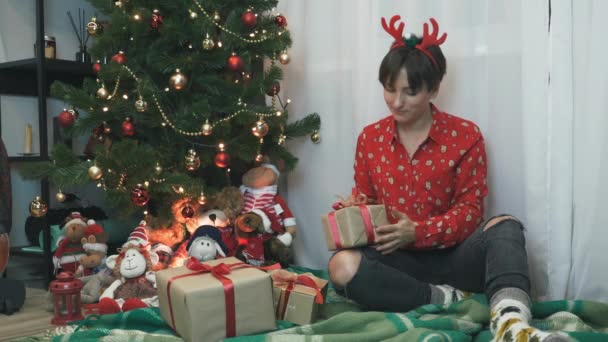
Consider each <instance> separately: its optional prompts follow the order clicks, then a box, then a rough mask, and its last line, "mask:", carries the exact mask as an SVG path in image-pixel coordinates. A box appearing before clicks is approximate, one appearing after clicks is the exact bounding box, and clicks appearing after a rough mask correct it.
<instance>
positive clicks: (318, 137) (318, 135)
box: [310, 130, 321, 144]
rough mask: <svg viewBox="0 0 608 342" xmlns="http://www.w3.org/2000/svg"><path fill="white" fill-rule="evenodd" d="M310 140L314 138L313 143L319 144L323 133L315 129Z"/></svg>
mask: <svg viewBox="0 0 608 342" xmlns="http://www.w3.org/2000/svg"><path fill="white" fill-rule="evenodd" d="M310 140H312V142H313V143H315V144H318V143H320V142H321V133H319V131H316V130H315V131H313V132H312V134H311V135H310Z"/></svg>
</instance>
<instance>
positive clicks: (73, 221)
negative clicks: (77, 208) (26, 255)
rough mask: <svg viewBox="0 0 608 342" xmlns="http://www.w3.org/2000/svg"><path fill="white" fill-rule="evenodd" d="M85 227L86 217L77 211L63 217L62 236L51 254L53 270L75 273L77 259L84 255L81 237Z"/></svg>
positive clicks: (77, 264)
mask: <svg viewBox="0 0 608 342" xmlns="http://www.w3.org/2000/svg"><path fill="white" fill-rule="evenodd" d="M86 228H87V222H86V219H85V218H84V217H83V216H82V215H80V213H79V212H73V213H71V214H70V215H69V216H68V217H66V219H65V224H64V226H63V234H64V236H62V237H60V238H59V240H58V241H57V249H56V250H55V253H54V254H53V265H54V266H55V272H56V273H57V272H60V271H68V272H72V273H76V270H77V269H78V266H79V265H80V264H79V261H80V258H81V257H82V256H84V255H85V251H84V249H83V248H82V242H81V239H82V238H83V236H84V231H85V229H86Z"/></svg>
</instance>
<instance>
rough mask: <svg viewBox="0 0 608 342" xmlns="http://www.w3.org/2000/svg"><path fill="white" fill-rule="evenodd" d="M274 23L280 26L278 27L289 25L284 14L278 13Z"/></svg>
mask: <svg viewBox="0 0 608 342" xmlns="http://www.w3.org/2000/svg"><path fill="white" fill-rule="evenodd" d="M274 23H275V24H276V25H277V26H278V27H285V26H287V19H285V17H284V16H282V15H280V14H279V15H277V17H276V18H274Z"/></svg>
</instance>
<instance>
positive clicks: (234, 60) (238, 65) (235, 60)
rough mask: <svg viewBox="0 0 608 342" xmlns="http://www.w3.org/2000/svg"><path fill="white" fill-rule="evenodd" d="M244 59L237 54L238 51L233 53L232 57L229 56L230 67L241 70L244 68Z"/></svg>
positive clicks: (233, 69)
mask: <svg viewBox="0 0 608 342" xmlns="http://www.w3.org/2000/svg"><path fill="white" fill-rule="evenodd" d="M243 64H244V63H243V59H242V58H241V57H239V56H237V55H236V53H234V52H233V53H232V55H231V56H230V57H228V69H230V70H232V71H240V70H241V69H243Z"/></svg>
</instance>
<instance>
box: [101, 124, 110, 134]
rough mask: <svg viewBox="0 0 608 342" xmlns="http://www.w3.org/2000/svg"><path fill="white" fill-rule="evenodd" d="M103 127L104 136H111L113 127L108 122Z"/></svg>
mask: <svg viewBox="0 0 608 342" xmlns="http://www.w3.org/2000/svg"><path fill="white" fill-rule="evenodd" d="M101 126H102V127H103V134H105V135H110V133H112V127H110V125H108V123H107V122H105V121H104V122H103V123H102V124H101Z"/></svg>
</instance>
